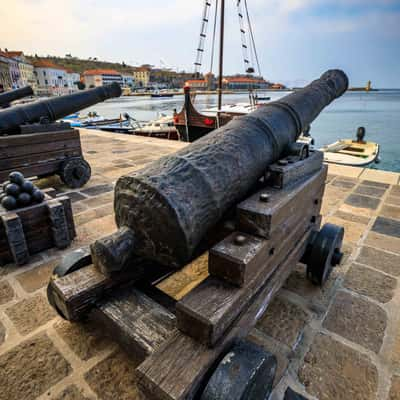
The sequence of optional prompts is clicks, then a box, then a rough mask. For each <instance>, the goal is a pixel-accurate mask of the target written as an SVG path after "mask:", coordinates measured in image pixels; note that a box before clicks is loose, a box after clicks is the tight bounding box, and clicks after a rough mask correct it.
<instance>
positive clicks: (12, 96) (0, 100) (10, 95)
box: [0, 86, 33, 108]
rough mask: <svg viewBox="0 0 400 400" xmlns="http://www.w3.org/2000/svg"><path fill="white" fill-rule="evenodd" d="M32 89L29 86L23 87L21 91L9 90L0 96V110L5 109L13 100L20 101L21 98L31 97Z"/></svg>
mask: <svg viewBox="0 0 400 400" xmlns="http://www.w3.org/2000/svg"><path fill="white" fill-rule="evenodd" d="M32 95H33V89H32V88H31V87H30V86H25V87H23V88H21V89H16V90H11V91H9V92H5V93H1V94H0V108H7V107H9V106H10V103H11V102H12V101H14V100H19V99H22V98H23V97H27V96H32Z"/></svg>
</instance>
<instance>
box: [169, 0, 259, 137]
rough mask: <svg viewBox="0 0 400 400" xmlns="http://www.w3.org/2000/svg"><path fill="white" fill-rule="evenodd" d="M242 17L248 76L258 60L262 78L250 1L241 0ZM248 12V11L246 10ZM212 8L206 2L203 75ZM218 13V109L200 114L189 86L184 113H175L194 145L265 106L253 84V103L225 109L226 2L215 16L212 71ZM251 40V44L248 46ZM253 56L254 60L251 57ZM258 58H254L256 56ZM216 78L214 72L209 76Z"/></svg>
mask: <svg viewBox="0 0 400 400" xmlns="http://www.w3.org/2000/svg"><path fill="white" fill-rule="evenodd" d="M218 1H220V9H219V10H218ZM237 7H238V15H239V25H240V32H241V38H242V50H243V56H244V64H245V71H246V74H248V75H251V74H253V73H254V72H255V69H254V67H253V66H252V64H253V61H254V59H255V61H256V63H257V66H258V72H259V74H260V76H261V70H260V64H259V61H258V55H257V50H256V47H255V40H254V34H253V30H252V27H251V22H250V16H249V12H248V7H247V0H238V1H237ZM243 7H244V9H245V12H244V10H243ZM210 9H211V0H205V9H204V13H203V20H202V28H201V33H200V42H199V46H198V49H197V58H196V62H195V74H196V75H199V68H200V67H201V65H202V56H203V53H204V43H205V39H206V31H207V24H208V20H209V15H210ZM218 11H219V12H220V39H219V45H220V47H219V75H218V89H217V93H218V107H217V108H215V109H210V110H206V111H204V112H202V113H201V112H199V111H197V110H196V108H195V106H194V105H193V102H192V94H191V90H190V87H189V86H185V88H184V94H185V101H184V105H183V108H182V110H181V111H180V112H179V113H178V112H176V111H175V112H174V124H175V127H176V129H177V131H178V133H179V137H180V139H181V140H183V141H186V142H193V141H195V140H197V139H199V138H200V137H202V136H204V135H206V134H207V133H209V132H211V131H213V130H214V129H217V128H219V127H220V126H223V125H225V124H227V123H228V122H229V121H230V120H232V118H234V117H236V116H240V115H244V114H248V113H249V112H252V111H254V110H255V109H256V108H257V107H259V106H262V105H263V104H265V103H263V104H259V103H258V101H257V95H255V93H254V90H253V89H252V87H251V85H249V100H250V102H249V103H245V104H233V105H226V106H222V90H223V66H224V57H223V56H224V31H225V0H216V5H215V15H214V33H213V46H212V52H211V71H212V65H213V56H214V45H215V33H216V24H217V16H218ZM246 24H247V25H248V32H249V34H250V40H248V38H247V35H246V30H245V25H246ZM249 41H250V45H249V46H248V43H249ZM249 53H250V57H249V56H248V54H249ZM252 56H254V57H252ZM207 75H208V76H212V73H211V72H210V74H207Z"/></svg>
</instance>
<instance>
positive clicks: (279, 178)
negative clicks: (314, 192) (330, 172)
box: [268, 150, 324, 189]
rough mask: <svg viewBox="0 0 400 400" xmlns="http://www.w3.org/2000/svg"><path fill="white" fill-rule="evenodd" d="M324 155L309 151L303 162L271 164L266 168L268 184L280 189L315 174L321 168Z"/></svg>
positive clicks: (319, 152)
mask: <svg viewBox="0 0 400 400" xmlns="http://www.w3.org/2000/svg"><path fill="white" fill-rule="evenodd" d="M323 160H324V153H322V151H317V150H314V151H313V150H311V151H310V156H309V157H308V158H306V159H304V160H300V161H297V162H295V163H288V164H287V165H279V164H272V165H270V167H269V168H268V171H269V179H268V183H269V184H270V185H271V186H273V187H275V188H278V189H282V188H284V187H287V186H289V185H291V184H293V183H294V182H296V181H299V180H301V179H304V177H305V176H309V175H311V174H314V173H316V172H317V171H319V170H320V169H321V167H322V165H323V164H322V162H323Z"/></svg>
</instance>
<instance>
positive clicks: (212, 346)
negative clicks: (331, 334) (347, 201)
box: [47, 70, 348, 400]
mask: <svg viewBox="0 0 400 400" xmlns="http://www.w3.org/2000/svg"><path fill="white" fill-rule="evenodd" d="M347 87H348V79H347V76H346V75H345V74H344V72H342V71H339V70H330V71H327V72H326V73H324V74H323V75H322V76H321V77H320V78H319V79H317V80H315V81H314V82H312V83H311V84H310V85H308V86H307V87H305V88H304V89H301V90H299V91H296V92H294V93H292V94H290V95H288V96H286V97H284V98H282V99H280V100H279V101H275V102H272V103H269V104H268V105H267V106H265V107H261V108H259V109H258V110H257V111H255V112H253V113H251V114H249V115H247V116H243V117H238V118H237V119H234V120H232V121H231V122H229V123H228V124H227V125H225V126H223V127H222V128H220V129H218V130H216V131H213V132H211V133H210V134H208V135H207V136H204V137H203V138H201V139H199V140H198V141H196V142H194V143H192V144H189V145H188V146H186V147H185V148H184V149H182V150H180V151H178V152H176V153H174V154H172V155H169V156H166V157H163V158H161V159H160V160H158V161H156V162H154V163H152V164H150V165H148V166H146V167H145V168H144V169H142V170H140V171H137V172H134V173H132V174H129V175H125V176H123V177H121V178H120V179H119V180H118V182H117V184H116V187H115V198H114V208H115V217H116V222H117V225H118V231H117V232H115V233H114V234H113V235H111V236H108V237H105V238H101V239H99V240H97V241H95V242H94V243H93V244H92V245H91V246H90V249H79V250H77V251H75V252H73V253H70V254H68V255H67V256H66V257H65V258H64V259H63V260H62V262H61V263H60V264H59V265H58V266H57V267H56V268H55V270H54V272H53V275H52V278H51V280H50V282H49V285H48V288H47V296H48V300H49V302H50V304H51V305H52V306H53V307H54V309H55V310H56V311H57V312H58V313H59V314H60V315H61V316H62V317H63V318H65V319H67V320H70V321H79V320H81V319H82V318H84V317H85V318H86V317H89V318H93V319H95V320H96V321H98V322H99V323H101V324H102V325H103V326H104V327H105V329H107V330H109V331H110V332H111V335H112V337H114V338H116V339H117V340H118V341H119V342H120V343H121V345H122V346H123V347H125V348H126V349H127V350H128V352H129V353H130V354H131V353H132V352H135V354H137V355H138V356H139V357H142V358H143V359H144V361H143V362H142V363H141V364H140V365H139V366H138V367H137V371H136V372H137V375H138V379H137V381H138V384H139V386H140V390H141V391H142V393H143V395H144V397H145V398H146V399H149V400H161V399H170V400H185V399H194V398H198V399H201V400H217V399H218V400H228V399H239V398H240V399H252V400H259V399H265V398H267V397H268V394H269V392H270V390H271V386H272V381H273V378H274V374H275V370H276V360H275V358H274V357H273V356H272V355H271V354H269V353H266V352H265V351H263V350H262V349H260V348H259V347H258V346H256V345H254V343H248V342H247V341H246V340H244V339H243V338H245V337H246V336H247V334H248V333H249V331H250V329H251V328H252V327H253V326H255V324H256V322H257V321H258V320H259V319H260V318H261V316H262V315H263V313H264V312H265V310H266V309H267V307H268V305H269V304H270V302H271V300H272V298H273V297H274V295H275V294H276V293H277V291H278V290H279V289H280V288H281V287H282V286H283V285H284V283H285V282H286V280H287V278H288V277H289V275H290V274H291V273H292V272H293V270H294V268H295V267H296V265H297V263H299V262H300V263H302V264H305V266H306V274H307V277H308V279H309V280H310V281H311V282H312V283H313V284H316V285H323V284H324V283H325V282H326V281H327V279H328V278H329V276H330V273H331V271H332V269H333V268H334V267H336V266H337V265H339V264H340V263H341V261H342V258H343V253H342V250H341V247H342V241H343V235H344V229H343V228H342V227H339V226H336V225H332V224H325V225H324V226H323V227H322V228H321V227H320V225H321V215H320V211H321V203H322V197H323V192H324V188H325V181H326V177H327V167H326V165H324V164H323V154H322V153H321V152H319V151H316V150H313V149H310V148H308V145H307V144H304V143H301V142H297V141H296V139H297V138H298V136H299V135H300V133H301V132H302V131H303V130H304V128H305V127H307V126H309V125H310V124H311V123H312V122H313V120H314V119H315V118H316V117H317V116H318V115H319V113H320V112H321V111H322V110H323V108H324V107H325V106H327V105H328V104H330V103H331V102H332V101H333V100H335V99H336V98H338V97H339V96H341V95H342V94H343V93H344V92H345V91H346V90H347ZM190 271H196V272H195V275H196V280H195V283H193V282H190V283H188V284H187V286H185V290H184V291H183V293H182V290H181V291H180V292H179V293H178V294H176V293H174V292H173V291H171V290H170V289H169V288H171V286H173V285H172V283H171V282H174V281H175V282H182V281H186V280H187V276H188V275H189V272H190ZM199 271H201V273H200V272H199ZM199 275H200V276H201V279H199V278H198V277H199Z"/></svg>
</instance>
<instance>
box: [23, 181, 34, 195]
mask: <svg viewBox="0 0 400 400" xmlns="http://www.w3.org/2000/svg"><path fill="white" fill-rule="evenodd" d="M21 190H22V191H23V192H26V193H33V191H34V190H35V185H34V184H33V183H32V182H31V181H25V182H24V183H23V184H22V185H21Z"/></svg>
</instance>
